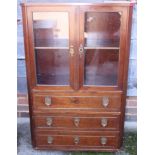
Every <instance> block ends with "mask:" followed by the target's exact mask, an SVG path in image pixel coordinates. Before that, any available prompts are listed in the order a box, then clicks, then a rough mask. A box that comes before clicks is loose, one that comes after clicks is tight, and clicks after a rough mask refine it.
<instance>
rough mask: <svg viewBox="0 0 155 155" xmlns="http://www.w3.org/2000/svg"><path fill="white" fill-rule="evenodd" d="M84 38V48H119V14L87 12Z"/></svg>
mask: <svg viewBox="0 0 155 155" xmlns="http://www.w3.org/2000/svg"><path fill="white" fill-rule="evenodd" d="M84 36H85V47H119V38H120V14H119V13H118V12H87V13H86V14H85V34H84Z"/></svg>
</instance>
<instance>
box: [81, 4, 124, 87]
mask: <svg viewBox="0 0 155 155" xmlns="http://www.w3.org/2000/svg"><path fill="white" fill-rule="evenodd" d="M80 12H81V17H80V18H81V22H80V45H79V47H80V48H79V52H80V64H81V65H80V74H81V75H82V76H81V78H80V83H81V86H83V87H85V88H86V87H89V88H92V87H93V88H100V89H104V88H110V89H117V88H118V87H121V78H123V77H122V74H123V66H122V65H121V62H122V60H123V59H122V57H123V50H122V49H123V46H124V45H123V38H124V37H125V36H123V28H124V27H125V22H124V19H123V18H124V17H125V14H126V11H125V10H124V9H122V8H117V7H116V8H115V7H113V8H110V7H97V6H96V7H95V6H90V7H80Z"/></svg>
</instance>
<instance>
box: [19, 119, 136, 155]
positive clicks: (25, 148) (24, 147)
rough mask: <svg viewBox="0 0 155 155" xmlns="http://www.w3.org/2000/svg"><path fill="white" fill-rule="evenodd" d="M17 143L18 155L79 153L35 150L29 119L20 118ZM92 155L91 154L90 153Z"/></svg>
mask: <svg viewBox="0 0 155 155" xmlns="http://www.w3.org/2000/svg"><path fill="white" fill-rule="evenodd" d="M17 123H18V124H17V129H18V131H17V135H18V137H17V142H18V145H17V146H18V147H17V149H18V155H75V154H77V153H74V152H61V151H39V150H34V149H33V148H32V145H31V138H30V125H29V119H28V118H18V121H17ZM126 126H128V128H126V130H133V131H134V130H136V129H135V125H133V124H132V125H129V124H128V125H127V124H126ZM79 154H80V155H86V154H87V153H84V152H83V153H82V152H81V153H79ZM79 154H78V155H79ZM88 154H90V153H88ZM101 154H102V155H132V154H129V153H126V152H125V151H123V150H120V151H119V152H116V153H99V155H101ZM95 155H98V153H95Z"/></svg>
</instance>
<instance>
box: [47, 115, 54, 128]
mask: <svg viewBox="0 0 155 155" xmlns="http://www.w3.org/2000/svg"><path fill="white" fill-rule="evenodd" d="M46 124H47V126H52V124H53V119H52V118H51V117H48V118H46Z"/></svg>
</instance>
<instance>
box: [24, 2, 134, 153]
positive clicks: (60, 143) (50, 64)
mask: <svg viewBox="0 0 155 155" xmlns="http://www.w3.org/2000/svg"><path fill="white" fill-rule="evenodd" d="M28 1H29V2H30V3H29V2H28ZM28 1H27V3H24V4H23V5H22V13H23V28H24V39H25V49H26V51H25V52H26V66H27V69H26V70H27V76H28V78H27V79H28V80H29V81H28V88H29V90H28V91H29V93H28V94H29V107H30V121H31V136H32V145H33V147H34V148H37V149H51V150H66V149H67V151H71V150H72V151H90V150H91V151H109V152H111V151H116V150H118V149H119V148H120V147H121V144H122V140H123V127H124V109H125V97H126V96H125V94H126V87H127V73H128V60H129V36H130V28H131V17H132V5H130V2H126V1H125V2H123V1H121V2H117V1H113V2H112V1H102V0H97V1H95V0H87V1H82V0H76V1H74V2H73V1H69V0H47V1H43V0H38V1H34V0H28ZM44 2H45V3H44ZM46 2H48V3H46ZM52 2H53V3H52Z"/></svg>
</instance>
